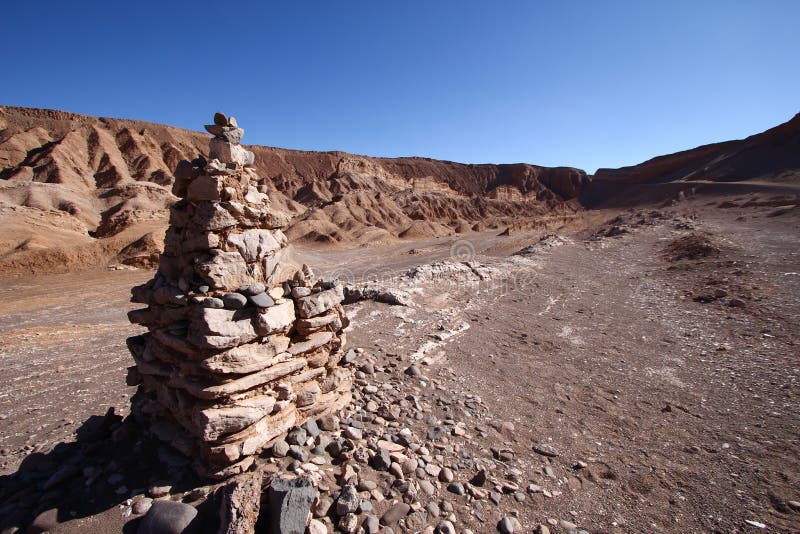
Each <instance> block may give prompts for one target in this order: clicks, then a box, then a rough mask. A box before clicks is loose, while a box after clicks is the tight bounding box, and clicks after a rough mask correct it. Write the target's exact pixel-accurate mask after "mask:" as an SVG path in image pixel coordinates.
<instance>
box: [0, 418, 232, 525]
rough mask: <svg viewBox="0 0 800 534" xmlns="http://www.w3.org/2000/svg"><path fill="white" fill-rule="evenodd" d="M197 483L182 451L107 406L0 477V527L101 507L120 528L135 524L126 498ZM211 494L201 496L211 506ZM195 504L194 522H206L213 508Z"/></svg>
mask: <svg viewBox="0 0 800 534" xmlns="http://www.w3.org/2000/svg"><path fill="white" fill-rule="evenodd" d="M202 485H203V481H202V480H200V479H198V478H197V477H196V475H194V473H193V472H192V471H191V469H190V468H189V465H188V460H187V459H186V458H184V457H181V456H180V455H178V454H177V453H175V452H172V451H171V450H170V449H169V448H167V447H165V446H163V445H159V444H158V443H156V442H155V440H151V439H149V438H148V437H146V436H144V435H143V433H142V432H141V431H140V428H139V426H138V425H137V424H136V422H135V421H134V420H133V418H131V417H128V418H127V419H124V420H123V418H122V416H120V415H118V414H116V413H114V411H113V409H109V411H108V412H107V413H106V414H105V415H93V416H91V417H89V418H88V419H87V420H86V421H84V422H83V423H82V424H81V426H80V427H79V428H78V430H77V431H76V434H75V441H72V442H60V443H57V444H55V445H54V446H53V447H52V448H50V449H49V450H48V451H44V452H33V453H31V454H30V455H29V456H28V457H26V458H25V460H23V462H22V463H21V464H20V466H19V469H18V470H17V472H15V473H12V474H10V475H6V476H1V477H0V503H2V504H1V505H0V532H13V531H14V529H15V527H16V528H18V529H26V530H27V531H28V532H45V531H47V530H51V529H53V528H55V526H56V525H63V524H64V523H67V522H69V523H78V524H79V523H80V519H81V518H86V517H90V516H96V515H98V514H103V513H108V514H109V516H110V518H113V519H111V521H110V522H111V523H117V525H118V526H119V528H121V529H122V530H123V532H135V531H136V529H137V528H138V525H137V524H138V522H139V521H138V519H135V518H134V516H135V514H131V505H132V504H133V503H135V502H136V501H137V500H140V499H142V498H143V497H144V495H145V494H146V493H147V492H148V489H149V488H151V487H153V486H158V487H164V486H171V487H172V490H171V493H172V494H173V495H174V494H180V493H182V492H185V491H191V490H193V489H194V488H198V487H200V486H202ZM213 500H214V499H208V500H207V501H206V503H205V504H206V505H207V506H209V507H213V502H212V501H213ZM201 508H204V507H201ZM199 512H200V514H199V515H198V518H197V521H195V522H196V523H200V522H202V523H203V524H204V526H205V527H208V526H209V523H208V521H209V520H213V519H212V518H213V517H214V516H215V515H216V514H215V512H210V513H208V514H207V513H203V510H202V509H200V510H199ZM123 524H124V526H123ZM76 526H78V529H76V530H80V526H79V525H77V524H76ZM193 526H194V525H193ZM59 530H62V529H59ZM67 530H71V529H67ZM193 530H195V529H193Z"/></svg>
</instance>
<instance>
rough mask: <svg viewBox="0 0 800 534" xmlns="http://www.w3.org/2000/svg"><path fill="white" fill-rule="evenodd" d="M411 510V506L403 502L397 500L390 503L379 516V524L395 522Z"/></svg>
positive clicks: (389, 524) (392, 523)
mask: <svg viewBox="0 0 800 534" xmlns="http://www.w3.org/2000/svg"><path fill="white" fill-rule="evenodd" d="M410 510H411V506H409V505H408V504H406V503H404V502H398V503H395V504H394V505H392V506H391V507H390V508H389V509H388V510H386V512H384V514H383V515H382V516H381V525H384V526H387V527H388V526H391V525H394V524H395V523H397V522H398V521H399V520H400V519H401V518H403V517H405V516H406V515H408V512H409V511H410Z"/></svg>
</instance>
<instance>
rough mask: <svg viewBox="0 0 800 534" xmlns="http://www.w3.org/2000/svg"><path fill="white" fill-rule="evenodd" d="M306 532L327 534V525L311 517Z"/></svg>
mask: <svg viewBox="0 0 800 534" xmlns="http://www.w3.org/2000/svg"><path fill="white" fill-rule="evenodd" d="M308 534H328V527H326V526H325V523H323V522H322V521H320V520H319V519H312V520H311V521H310V522H309V523H308Z"/></svg>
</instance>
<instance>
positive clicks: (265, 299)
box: [249, 293, 275, 308]
mask: <svg viewBox="0 0 800 534" xmlns="http://www.w3.org/2000/svg"><path fill="white" fill-rule="evenodd" d="M249 298H250V302H252V303H253V305H254V306H258V307H259V308H269V307H270V306H274V305H275V301H274V300H272V297H270V296H269V295H267V294H266V293H259V294H257V295H252V296H250V297H249Z"/></svg>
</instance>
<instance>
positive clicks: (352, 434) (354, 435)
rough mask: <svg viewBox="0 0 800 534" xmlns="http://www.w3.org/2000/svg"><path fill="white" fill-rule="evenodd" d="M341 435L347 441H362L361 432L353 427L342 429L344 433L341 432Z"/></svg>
mask: <svg viewBox="0 0 800 534" xmlns="http://www.w3.org/2000/svg"><path fill="white" fill-rule="evenodd" d="M342 433H343V434H344V437H346V438H349V439H353V440H359V439H362V437H363V434H362V432H361V430H360V429H358V428H355V427H353V426H347V427H345V428H344V432H342Z"/></svg>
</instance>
